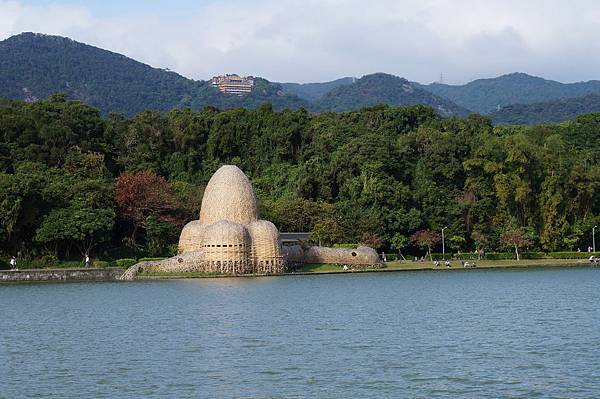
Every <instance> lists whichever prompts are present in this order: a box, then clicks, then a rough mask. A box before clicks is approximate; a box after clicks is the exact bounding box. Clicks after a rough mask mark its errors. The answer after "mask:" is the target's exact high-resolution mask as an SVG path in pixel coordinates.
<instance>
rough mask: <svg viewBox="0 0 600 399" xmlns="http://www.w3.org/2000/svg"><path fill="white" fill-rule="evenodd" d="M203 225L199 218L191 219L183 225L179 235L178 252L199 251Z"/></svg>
mask: <svg viewBox="0 0 600 399" xmlns="http://www.w3.org/2000/svg"><path fill="white" fill-rule="evenodd" d="M203 230H204V226H203V225H202V224H201V223H200V221H199V220H192V221H191V222H189V223H188V224H186V225H185V226H184V227H183V230H181V235H180V236H179V246H178V251H177V252H178V253H180V254H183V253H186V252H193V251H200V250H201V249H202V232H203Z"/></svg>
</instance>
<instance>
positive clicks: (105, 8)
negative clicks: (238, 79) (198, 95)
mask: <svg viewBox="0 0 600 399" xmlns="http://www.w3.org/2000/svg"><path fill="white" fill-rule="evenodd" d="M598 21H600V2H599V1H598V0H570V1H568V2H566V1H563V0H528V1H524V0H485V1H482V0H376V1H370V2H365V1H364V0H253V1H249V0H197V1H192V0H174V1H173V0H172V1H166V0H155V1H151V0H150V1H142V0H133V1H117V0H103V1H83V0H62V1H60V0H0V40H3V39H5V38H7V37H9V36H11V35H13V34H17V33H20V32H24V31H32V32H40V33H46V34H52V35H60V36H66V37H70V38H72V39H74V40H77V41H80V42H84V43H88V44H91V45H94V46H97V47H101V48H104V49H107V50H111V51H114V52H118V53H121V54H124V55H126V56H128V57H131V58H134V59H136V60H139V61H141V62H144V63H147V64H149V65H152V66H154V67H158V68H169V69H171V70H174V71H176V72H179V73H180V74H182V75H184V76H187V77H191V78H194V79H209V78H210V77H212V76H213V75H217V74H222V73H232V72H235V73H240V74H248V75H255V76H262V77H265V78H267V79H270V80H274V81H296V82H315V81H327V80H333V79H336V78H339V77H343V76H356V77H359V76H362V75H364V74H368V73H373V72H387V73H392V74H395V75H398V76H402V77H405V78H407V79H410V80H414V81H419V82H423V83H429V82H432V81H435V80H437V79H439V76H440V73H443V76H444V78H445V82H446V83H464V82H467V81H470V80H473V79H477V78H483V77H493V76H498V75H501V74H505V73H511V72H525V73H529V74H532V75H537V76H542V77H545V78H549V79H555V80H559V81H563V82H574V81H583V80H591V79H600V41H599V40H597V38H598V37H600V23H598Z"/></svg>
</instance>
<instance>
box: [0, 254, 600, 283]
mask: <svg viewBox="0 0 600 399" xmlns="http://www.w3.org/2000/svg"><path fill="white" fill-rule="evenodd" d="M481 262H485V263H483V264H481V265H478V266H477V267H467V268H465V267H462V266H457V262H456V261H454V262H453V265H452V267H446V266H443V265H441V266H438V267H435V266H434V265H433V264H431V263H430V262H425V263H419V262H413V261H405V262H397V261H396V262H388V263H386V266H385V267H383V268H359V269H351V270H343V269H342V267H341V266H340V265H334V264H319V265H316V264H315V265H304V266H303V269H304V270H299V271H295V272H287V273H281V274H239V275H231V274H205V273H199V272H186V273H176V274H175V273H173V274H171V273H149V274H142V275H140V276H137V277H136V278H135V280H133V281H155V280H175V279H194V278H232V277H233V278H238V277H245V278H257V277H287V276H311V275H332V274H356V273H395V272H424V271H433V272H439V271H444V272H451V271H471V270H493V269H552V268H580V267H594V266H596V267H597V266H600V265H598V264H591V263H590V262H589V261H588V260H584V259H561V260H556V259H552V260H550V259H528V260H521V261H519V263H516V261H504V260H500V261H481ZM310 267H313V270H311V269H310ZM124 272H125V270H124V269H122V268H116V267H111V268H89V269H85V268H72V269H71V268H65V269H20V270H17V271H14V270H0V284H2V283H39V282H107V281H120V280H118V277H119V276H121V274H123V273H124Z"/></svg>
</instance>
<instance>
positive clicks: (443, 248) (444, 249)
mask: <svg viewBox="0 0 600 399" xmlns="http://www.w3.org/2000/svg"><path fill="white" fill-rule="evenodd" d="M447 228H448V227H447V226H446V227H444V228H442V259H443V260H446V240H445V238H444V230H446V229H447Z"/></svg>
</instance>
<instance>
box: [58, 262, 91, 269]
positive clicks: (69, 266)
mask: <svg viewBox="0 0 600 399" xmlns="http://www.w3.org/2000/svg"><path fill="white" fill-rule="evenodd" d="M83 266H85V263H84V262H83V261H81V260H66V261H63V262H60V264H59V265H58V267H61V268H65V269H77V268H80V267H83Z"/></svg>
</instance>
